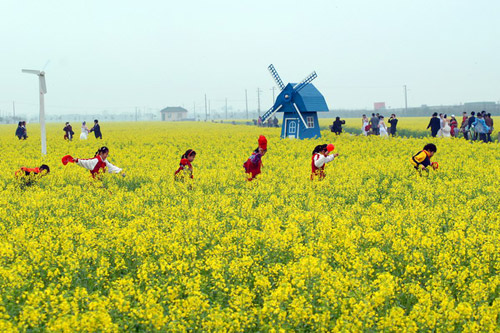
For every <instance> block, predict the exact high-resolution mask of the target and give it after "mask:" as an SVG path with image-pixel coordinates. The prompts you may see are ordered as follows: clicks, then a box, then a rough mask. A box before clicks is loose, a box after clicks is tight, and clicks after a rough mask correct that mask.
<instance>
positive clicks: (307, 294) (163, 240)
mask: <svg viewBox="0 0 500 333" xmlns="http://www.w3.org/2000/svg"><path fill="white" fill-rule="evenodd" d="M427 121H428V120H421V122H422V124H423V128H424V129H425V126H426V125H427V124H426V122H427ZM424 122H425V124H424ZM357 123H360V121H358V120H356V121H353V122H352V128H357V127H360V126H358V125H357ZM325 126H326V125H325ZM348 126H351V125H350V124H348ZM399 126H400V127H399V128H400V129H401V130H402V131H403V130H404V127H405V125H404V121H403V120H401V119H400V125H399ZM62 127H63V126H62V125H60V124H57V125H56V124H49V125H48V155H47V156H46V157H41V156H40V142H39V133H37V132H38V127H37V126H36V125H29V126H28V136H29V138H28V140H26V141H19V140H18V139H17V138H16V137H15V136H14V132H15V127H14V128H12V126H7V125H1V126H0V154H1V157H0V189H1V193H2V195H1V196H0V295H1V297H0V331H5V330H9V331H12V330H19V331H27V330H34V331H44V330H47V331H96V330H99V331H279V330H285V331H290V330H295V331H335V330H339V331H361V330H364V331H378V330H380V331H409V332H416V331H430V330H438V331H462V330H463V331H469V332H478V331H495V330H496V331H498V330H499V329H500V317H499V312H500V298H499V295H500V275H499V274H498V273H499V269H500V261H499V255H500V211H499V209H498V207H499V204H500V202H499V201H500V163H499V161H500V147H499V144H498V143H493V144H483V143H476V142H475V143H470V142H467V141H465V140H463V139H432V140H431V138H428V137H423V138H407V137H397V138H380V137H362V136H356V135H349V134H342V135H341V136H334V135H333V134H332V133H330V132H328V131H326V130H325V131H323V138H321V139H319V140H303V141H299V140H280V139H279V134H280V132H279V131H280V129H272V128H256V127H250V126H243V125H229V124H212V123H176V124H167V123H107V124H106V123H104V124H102V125H101V128H102V132H103V140H102V141H98V140H96V139H95V138H94V137H93V136H92V135H91V136H89V139H88V140H86V141H80V140H78V136H79V128H75V132H77V133H76V138H75V140H74V141H72V142H67V141H64V140H63V131H62ZM75 127H76V126H75ZM409 130H411V129H409ZM415 130H416V129H415ZM422 131H423V129H422ZM422 133H423V134H422V135H425V132H424V131H423V132H422ZM260 134H263V135H266V137H267V138H268V142H269V143H268V152H267V154H266V155H265V156H264V158H263V173H262V174H261V175H260V177H259V179H258V180H257V181H254V182H246V181H245V175H244V172H243V167H242V165H243V162H244V161H245V160H246V159H247V158H248V156H249V155H250V153H251V152H252V150H253V149H255V148H256V147H257V138H258V136H259V135H260ZM429 142H433V143H435V144H436V145H437V148H438V151H437V154H436V155H435V156H434V158H433V160H435V161H438V162H439V166H440V168H439V170H437V171H431V172H430V174H429V176H428V177H418V176H417V175H416V174H415V171H414V170H413V169H412V167H411V166H410V163H409V159H410V157H411V156H412V154H414V153H416V152H418V151H419V150H421V149H422V147H423V146H424V145H425V144H426V143H429ZM320 143H333V144H334V145H335V147H336V148H335V152H338V153H339V154H340V156H339V157H338V158H337V159H336V160H335V161H334V162H332V163H330V164H327V166H326V174H327V176H326V179H325V180H324V181H322V182H317V181H315V182H311V181H310V179H309V175H310V171H311V152H312V150H313V148H314V146H316V145H317V144H320ZM101 145H106V146H108V147H109V149H110V155H109V160H110V161H111V162H112V163H113V164H115V165H116V166H119V167H121V168H123V169H124V171H125V172H126V177H120V176H119V175H106V176H105V177H104V179H103V180H102V181H101V182H98V181H92V180H91V178H90V174H89V172H88V170H85V169H83V168H80V167H78V166H76V165H74V164H68V165H67V166H63V165H62V163H61V157H62V156H64V155H66V154H70V155H73V156H75V157H79V158H89V157H93V155H94V153H95V151H96V150H97V149H98V148H99V147H100V146H101ZM188 148H192V149H194V150H196V151H197V156H196V159H195V161H194V162H193V165H194V180H193V181H192V182H186V183H182V182H174V180H173V173H174V171H175V170H176V169H177V167H178V163H179V160H180V157H181V155H182V153H183V152H184V151H185V150H186V149H188ZM42 163H46V164H48V165H49V166H50V168H51V173H50V174H49V175H48V176H47V177H44V178H42V179H41V180H40V181H39V182H38V183H37V184H35V185H33V186H30V187H27V188H25V189H21V188H20V186H19V183H18V182H17V181H16V179H15V177H14V172H15V171H16V170H17V169H18V168H20V167H22V166H27V167H36V166H39V165H40V164H42Z"/></svg>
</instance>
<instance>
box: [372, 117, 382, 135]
mask: <svg viewBox="0 0 500 333" xmlns="http://www.w3.org/2000/svg"><path fill="white" fill-rule="evenodd" d="M379 122H380V119H379V117H378V116H376V115H375V113H372V118H371V119H370V125H372V131H373V134H374V135H380V129H379V126H378V125H379Z"/></svg>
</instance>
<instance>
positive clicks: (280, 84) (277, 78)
mask: <svg viewBox="0 0 500 333" xmlns="http://www.w3.org/2000/svg"><path fill="white" fill-rule="evenodd" d="M267 69H269V72H270V73H271V76H272V77H273V79H274V82H276V85H277V86H278V87H279V88H280V89H281V90H283V89H285V85H284V84H283V81H281V78H280V76H279V75H278V72H277V71H276V68H274V66H273V64H270V65H269V67H267Z"/></svg>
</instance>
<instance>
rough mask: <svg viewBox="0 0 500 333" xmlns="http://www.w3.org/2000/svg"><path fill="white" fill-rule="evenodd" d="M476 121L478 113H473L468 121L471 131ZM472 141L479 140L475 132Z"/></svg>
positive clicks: (471, 136)
mask: <svg viewBox="0 0 500 333" xmlns="http://www.w3.org/2000/svg"><path fill="white" fill-rule="evenodd" d="M475 121H476V113H475V112H474V111H472V112H471V113H470V117H469V120H468V125H469V130H471V127H472V124H473V123H474V122H475ZM470 140H472V141H474V140H477V133H476V132H473V133H471V134H470Z"/></svg>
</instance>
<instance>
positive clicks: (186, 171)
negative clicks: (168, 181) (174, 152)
mask: <svg viewBox="0 0 500 333" xmlns="http://www.w3.org/2000/svg"><path fill="white" fill-rule="evenodd" d="M195 157H196V152H195V151H194V150H192V149H188V150H186V152H185V153H184V154H183V155H182V156H181V161H180V163H179V168H178V169H177V171H175V173H174V178H175V180H180V181H184V180H185V179H186V178H191V179H193V178H194V176H193V165H192V164H191V163H192V162H193V161H194V158H195Z"/></svg>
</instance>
